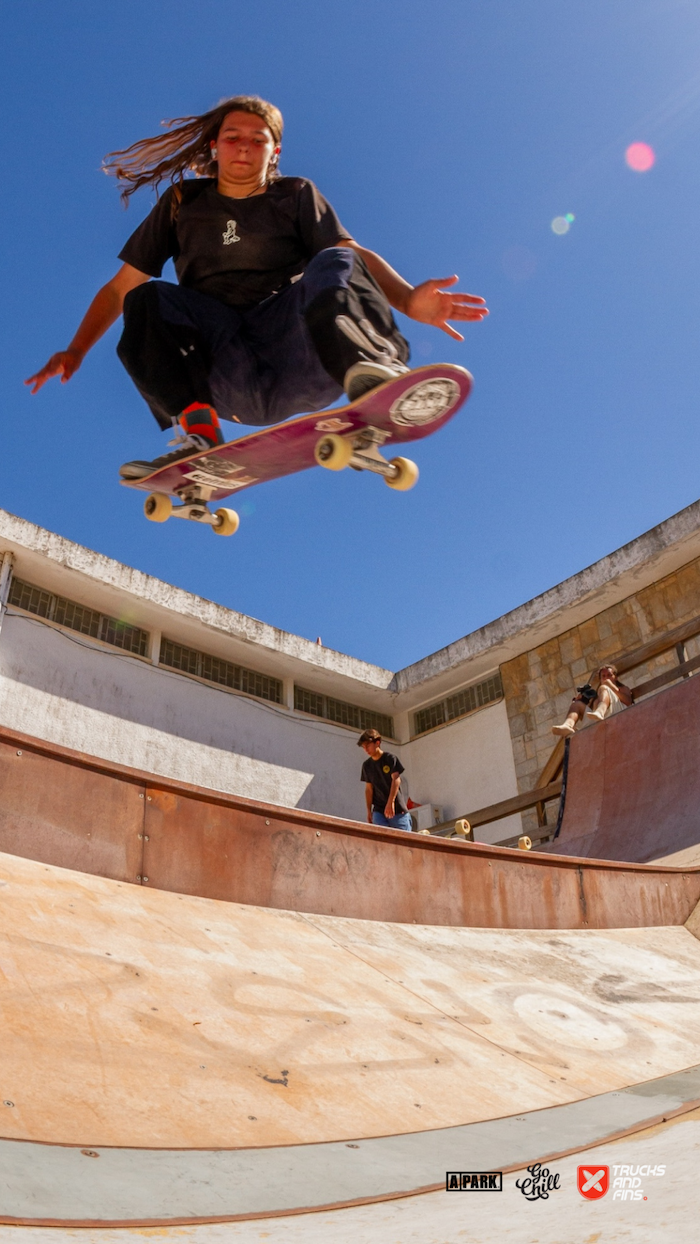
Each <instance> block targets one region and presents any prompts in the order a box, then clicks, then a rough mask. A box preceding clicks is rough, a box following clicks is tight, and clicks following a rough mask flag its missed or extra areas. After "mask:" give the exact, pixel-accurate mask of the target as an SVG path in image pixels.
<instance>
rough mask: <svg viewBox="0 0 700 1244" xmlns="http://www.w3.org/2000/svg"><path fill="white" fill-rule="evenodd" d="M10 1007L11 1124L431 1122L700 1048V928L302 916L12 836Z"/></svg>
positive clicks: (40, 1131)
mask: <svg viewBox="0 0 700 1244" xmlns="http://www.w3.org/2000/svg"><path fill="white" fill-rule="evenodd" d="M0 1024H1V1025H2V1033H3V1041H2V1064H1V1066H0V1078H1V1083H0V1098H1V1100H2V1101H3V1102H5V1103H10V1104H5V1105H2V1104H0V1135H2V1136H6V1137H17V1138H22V1139H32V1140H41V1141H48V1142H63V1143H67V1144H78V1145H87V1146H89V1145H102V1146H107V1145H117V1146H145V1147H161V1146H162V1147H175V1148H179V1147H182V1148H197V1147H201V1148H210V1147H223V1148H228V1147H238V1146H241V1147H249V1146H258V1145H260V1146H264V1145H277V1144H289V1143H303V1142H314V1141H316V1142H317V1141H329V1140H343V1139H352V1138H356V1137H370V1136H377V1135H387V1134H393V1133H399V1132H415V1131H418V1130H422V1129H429V1128H437V1127H445V1126H450V1125H457V1124H461V1123H469V1122H474V1121H476V1120H481V1119H490V1118H494V1117H498V1116H500V1115H511V1114H513V1113H514V1112H518V1111H527V1110H533V1109H538V1108H539V1107H544V1106H551V1105H556V1104H558V1103H562V1102H567V1101H572V1100H575V1099H578V1098H582V1097H588V1096H590V1095H591V1094H595V1093H602V1092H605V1091H607V1090H610V1089H615V1088H619V1087H622V1086H624V1085H627V1084H633V1083H635V1082H638V1081H641V1080H647V1079H651V1078H653V1077H657V1076H662V1075H665V1074H668V1073H669V1072H672V1071H676V1070H680V1069H681V1068H685V1067H688V1066H690V1065H693V1064H696V1063H700V942H698V941H697V940H696V939H695V938H694V937H693V936H692V935H691V934H690V933H689V932H688V931H687V930H685V929H684V928H680V927H678V928H668V929H660V928H652V929H631V930H624V929H622V930H612V931H610V930H606V931H587V932H580V931H576V932H562V931H556V932H551V931H548V930H536V931H532V930H528V931H526V932H519V931H517V930H484V929H476V930H475V929H455V928H444V927H440V928H435V927H419V926H415V925H412V926H411V925H390V924H383V923H379V922H373V921H358V920H347V919H340V918H333V917H325V916H301V915H298V914H296V913H293V912H284V911H272V910H268V909H263V908H258V907H247V906H240V905H236V904H230V903H223V902H216V901H214V900H210V899H200V898H192V897H183V896H179V895H176V894H172V893H167V892H164V891H155V890H149V889H147V888H145V887H140V886H131V885H128V884H122V883H119V882H114V881H108V880H104V879H102V878H98V877H93V876H87V875H85V874H81V873H77V872H70V871H67V870H64V869H59V868H55V867H50V866H47V865H43V864H37V863H35V862H32V861H30V860H24V859H19V858H17V857H15V856H10V855H0Z"/></svg>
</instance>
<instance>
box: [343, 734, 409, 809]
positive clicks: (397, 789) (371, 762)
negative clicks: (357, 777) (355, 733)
mask: <svg viewBox="0 0 700 1244" xmlns="http://www.w3.org/2000/svg"><path fill="white" fill-rule="evenodd" d="M357 746H358V747H361V748H362V750H363V751H364V752H366V753H367V759H366V761H365V763H364V764H363V766H362V777H361V780H362V781H363V782H364V784H365V798H366V800H367V820H368V822H369V824H370V825H382V826H384V828H385V829H403V830H404V831H405V832H406V833H408V834H410V833H413V823H412V821H411V817H410V814H409V812H408V809H407V807H406V804H405V803H404V800H403V799H402V797H401V774H402V773H403V771H404V767H403V765H402V764H401V761H400V760H399V758H398V756H393V755H392V754H391V752H385V751H383V750H382V736H381V734H380V733H379V731H378V730H364V731H363V732H362V734H361V735H360V737H359V739H358V740H357Z"/></svg>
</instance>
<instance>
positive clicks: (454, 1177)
mask: <svg viewBox="0 0 700 1244" xmlns="http://www.w3.org/2000/svg"><path fill="white" fill-rule="evenodd" d="M445 1188H446V1191H447V1192H502V1191H503V1171H447V1174H446V1176H445Z"/></svg>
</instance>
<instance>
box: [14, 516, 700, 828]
mask: <svg viewBox="0 0 700 1244" xmlns="http://www.w3.org/2000/svg"><path fill="white" fill-rule="evenodd" d="M699 554H700V503H696V504H695V505H694V506H690V507H688V509H687V510H685V511H682V513H681V514H680V515H676V516H675V517H674V518H672V519H669V520H668V522H667V523H665V524H661V525H660V526H659V527H657V528H655V529H654V531H653V532H651V533H647V534H646V535H645V536H643V537H640V539H639V540H638V541H634V542H632V543H631V544H630V545H627V546H626V547H625V549H623V550H619V551H618V552H617V553H615V554H612V555H611V556H610V557H608V558H605V559H603V560H602V561H600V562H598V563H596V565H595V566H593V567H589V568H588V569H587V570H585V571H583V572H581V574H580V575H576V576H574V577H573V578H571V579H569V580H567V581H566V582H565V583H564V584H561V585H559V586H558V587H556V588H553V589H552V590H551V591H549V592H546V593H544V594H543V595H542V596H540V597H537V598H536V599H535V600H533V601H530V602H528V604H526V605H523V606H521V607H520V608H519V609H516V610H513V611H512V612H511V613H509V614H506V615H504V617H502V618H499V619H497V620H496V621H495V622H493V623H490V624H489V625H488V626H486V627H483V628H481V629H480V630H479V631H476V632H474V633H473V634H472V635H469V636H466V637H465V638H464V639H461V640H459V641H457V642H456V643H454V644H452V645H450V646H449V647H447V648H445V649H443V650H441V651H440V652H438V653H435V654H433V655H431V656H428V657H426V658H424V660H422V661H419V662H417V663H416V664H414V665H412V666H410V667H408V668H407V669H404V670H400V671H398V672H396V673H394V672H392V671H390V670H385V669H380V668H379V667H377V666H374V665H369V664H366V663H365V662H363V661H359V660H356V659H355V658H352V657H349V656H345V655H344V654H342V653H339V652H334V651H332V650H330V649H328V648H323V647H320V646H319V645H317V644H313V643H311V642H309V641H308V640H305V639H301V638H299V637H298V636H295V635H290V634H287V633H286V632H283V631H279V630H276V629H275V628H273V627H271V626H268V625H266V624H265V623H264V622H259V621H256V620H255V619H253V618H249V617H246V616H244V615H242V614H239V613H235V612H233V611H232V610H229V609H225V608H223V607H221V606H220V605H216V604H214V603H213V602H211V601H208V600H204V599H202V598H200V597H197V596H193V595H190V594H189V593H187V592H184V591H182V590H180V589H179V588H176V587H173V586H171V585H169V584H167V583H163V582H160V581H159V580H157V579H154V578H152V577H150V576H149V575H146V574H143V573H141V572H140V571H138V570H134V569H131V568H130V567H127V566H123V565H121V564H119V563H118V562H115V561H112V560H111V559H110V558H107V557H103V556H102V555H101V554H98V553H94V552H91V551H90V550H89V549H85V548H82V547H80V546H79V545H76V544H73V543H71V542H70V541H68V540H65V539H63V538H62V537H60V536H58V535H54V534H52V533H51V532H48V531H44V530H42V529H41V528H38V527H36V526H34V525H33V524H32V523H29V522H27V521H25V520H23V519H20V518H16V517H15V516H13V515H11V514H8V513H6V512H4V511H0V558H1V559H2V561H1V563H0V564H1V567H2V570H1V572H0V603H1V604H2V606H3V609H2V615H1V622H2V630H1V632H0V723H1V724H3V725H5V726H6V727H9V728H12V729H15V730H19V731H23V732H25V733H27V734H30V735H33V736H36V737H38V738H41V739H46V740H50V741H53V742H56V743H59V744H62V745H64V746H67V747H72V748H75V749H77V750H80V751H84V752H87V753H89V754H91V755H95V756H99V757H103V758H105V759H109V760H112V761H115V762H118V763H121V764H125V765H131V766H134V767H136V768H139V769H145V770H148V771H150V772H153V773H157V774H161V775H164V776H169V777H175V778H178V779H180V780H182V781H186V782H192V783H195V784H197V785H200V786H206V787H211V788H215V789H218V790H223V791H228V792H231V793H235V794H240V795H244V796H248V797H250V798H256V799H262V800H266V801H269V802H271V803H277V804H281V805H284V806H289V807H300V808H307V809H311V810H313V811H316V812H322V813H325V814H328V815H332V816H342V817H349V818H352V819H358V820H362V819H364V791H363V787H362V785H361V782H360V780H359V779H360V767H361V762H362V760H363V756H362V753H361V752H359V751H358V749H357V748H356V746H355V743H356V739H357V736H358V734H359V731H360V730H361V729H363V728H364V727H365V726H366V725H375V726H378V728H379V729H380V730H381V731H382V734H383V735H384V736H385V738H386V739H387V742H388V745H389V747H390V748H391V749H392V750H395V751H396V752H397V753H398V754H399V755H400V757H401V759H402V761H403V763H404V765H405V767H406V774H407V779H408V789H409V793H410V795H411V798H412V799H413V800H415V801H416V802H418V803H434V804H438V805H440V806H441V807H442V809H443V813H444V817H445V819H447V818H450V817H454V816H458V815H461V814H465V813H468V812H469V811H472V810H474V809H476V808H479V807H483V806H485V805H488V804H491V803H494V802H496V801H498V800H501V799H507V798H509V797H510V796H512V795H515V794H517V793H518V785H517V781H516V768H515V761H514V752H513V744H512V741H511V731H510V729H509V721H508V714H507V711H506V703H505V700H504V698H503V694H502V689H501V681H500V674H499V669H500V666H501V665H502V664H504V663H505V662H507V661H511V660H512V659H513V658H514V657H516V656H517V655H518V654H520V653H523V652H526V651H528V650H530V649H532V648H533V647H534V646H535V645H537V644H541V643H542V642H543V641H544V640H546V639H547V638H548V637H549V636H555V635H557V634H561V633H562V632H563V631H565V630H567V628H568V627H570V626H571V625H572V624H573V623H574V622H578V621H580V620H581V619H582V618H585V617H593V616H595V615H596V614H598V613H600V611H601V609H604V608H609V607H610V605H611V604H612V603H614V602H615V601H616V600H622V599H624V598H625V597H626V596H629V594H630V592H631V591H634V590H636V589H637V588H638V587H639V585H640V583H643V582H654V581H655V580H657V579H659V578H661V577H662V576H663V575H664V574H667V573H668V572H669V571H670V570H673V569H674V568H675V567H677V566H679V565H682V564H684V563H686V562H688V561H690V560H691V559H692V558H694V557H697V556H698V555H699ZM519 830H520V818H519V817H511V818H509V819H508V820H503V821H500V822H497V823H495V824H492V825H489V826H486V827H484V828H483V829H481V830H480V831H479V832H478V834H477V836H478V837H479V838H481V839H482V840H484V841H491V842H494V841H498V840H502V839H504V838H506V837H508V836H509V835H512V834H516V833H518V832H519Z"/></svg>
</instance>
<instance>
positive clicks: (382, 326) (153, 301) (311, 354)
mask: <svg viewBox="0 0 700 1244" xmlns="http://www.w3.org/2000/svg"><path fill="white" fill-rule="evenodd" d="M282 124H283V123H282V115H281V113H280V112H279V111H278V109H277V108H275V107H274V105H273V104H270V103H267V102H266V101H265V100H262V99H259V98H258V97H257V96H248V95H240V96H235V97H234V98H232V99H227V100H224V101H223V102H222V103H221V104H219V105H218V106H217V107H216V108H212V109H211V110H210V111H209V112H206V113H204V114H203V115H202V116H197V117H185V118H179V119H177V120H175V121H171V122H167V123H166V128H165V132H164V133H163V134H159V135H157V136H156V137H154V138H146V139H143V140H142V141H140V142H137V143H134V144H133V145H132V146H131V147H128V148H127V149H126V150H125V151H117V152H113V153H112V154H111V155H110V156H108V157H107V160H106V162H105V168H106V171H108V172H110V173H114V174H115V175H116V176H117V178H119V180H120V181H121V182H123V183H126V189H125V190H124V194H123V196H122V197H123V198H124V199H125V201H126V200H128V197H129V196H130V195H131V194H133V193H134V191H136V190H138V189H139V188H140V187H141V186H156V187H157V186H158V185H159V184H160V183H161V182H163V181H164V180H166V179H167V180H169V181H170V182H171V184H170V185H169V186H168V189H167V190H166V191H165V193H164V194H163V195H162V197H161V198H160V199H159V201H158V202H157V204H156V206H155V207H154V208H153V209H152V211H151V212H150V213H149V215H148V216H147V217H146V219H145V220H144V221H143V223H142V224H141V225H139V227H138V229H137V230H136V231H135V233H133V234H132V235H131V237H130V238H129V240H128V241H127V243H126V245H125V246H124V248H123V250H122V251H121V254H120V256H119V258H120V259H121V260H122V266H121V268H120V269H119V271H118V272H117V273H116V275H115V276H113V277H112V279H111V280H110V281H108V282H107V284H106V285H105V286H103V288H102V289H101V290H99V292H98V293H97V294H96V296H95V298H94V299H93V301H92V303H91V304H90V306H89V308H88V310H87V312H86V314H85V316H84V318H83V321H82V323H81V324H80V327H79V328H78V331H77V332H76V334H75V337H74V338H73V340H72V342H71V343H70V345H69V346H68V348H67V349H66V350H61V351H59V353H57V354H54V355H52V357H51V358H50V359H49V361H48V363H46V365H45V366H44V367H42V368H41V370H40V371H38V372H37V373H36V374H35V375H34V376H31V377H30V378H29V380H27V381H26V383H27V384H28V385H31V386H32V392H33V393H36V392H37V391H38V390H39V389H40V388H41V387H42V385H43V384H45V382H46V381H47V380H48V379H49V378H50V377H51V376H61V379H62V382H63V383H65V382H66V381H67V380H70V378H71V376H72V375H73V374H74V373H75V372H76V371H77V370H78V368H79V367H80V365H81V363H82V361H83V359H84V358H85V355H86V354H87V352H88V350H90V349H91V348H92V346H93V345H94V344H95V342H96V341H98V340H99V338H100V337H101V336H102V335H103V333H105V332H106V331H107V329H108V328H109V327H110V326H111V325H112V324H113V323H114V322H115V320H117V319H118V317H119V315H120V314H122V312H123V315H124V331H123V333H122V336H121V340H120V342H119V345H118V347H117V353H118V355H119V358H120V359H121V361H122V363H123V364H124V366H125V367H126V370H127V371H128V373H129V375H130V376H131V377H132V379H133V381H134V383H135V384H136V387H137V388H138V390H139V392H140V393H141V395H142V396H143V397H144V399H145V400H146V402H147V403H148V405H149V407H150V409H151V411H152V413H153V415H154V416H155V418H156V420H157V422H158V424H159V426H160V427H161V428H162V429H163V430H166V431H169V430H171V429H172V428H174V429H175V431H176V441H175V444H176V448H175V449H174V450H172V451H171V452H169V453H165V454H163V455H162V456H161V457H159V458H156V459H155V460H154V461H152V462H145V461H134V462H127V463H125V464H124V465H123V466H122V467H121V471H120V474H121V477H122V479H124V480H125V481H130V480H139V479H143V478H144V477H145V476H148V475H150V474H151V473H152V472H154V471H156V470H158V469H159V468H160V467H164V466H168V465H169V464H170V463H173V462H176V461H178V460H179V459H184V458H188V457H190V456H192V455H193V454H196V453H199V452H201V451H202V450H207V449H211V448H212V447H213V446H216V445H220V444H222V443H223V440H224V438H223V436H222V433H221V427H220V422H219V421H220V419H228V420H232V421H234V422H236V423H245V424H255V425H258V426H260V425H264V424H270V423H276V422H278V421H279V420H282V419H286V418H288V417H289V416H290V415H294V414H299V413H300V412H306V411H308V412H313V411H317V410H322V409H323V408H324V407H327V406H328V405H330V404H332V403H333V402H335V401H337V399H338V398H339V397H340V396H341V394H342V393H343V390H344V391H345V392H346V393H347V395H348V397H349V398H350V400H351V401H353V400H355V399H356V398H358V397H361V396H362V394H363V393H365V392H367V391H368V390H369V389H371V388H373V387H375V386H376V385H378V384H381V383H383V382H384V381H387V380H392V379H394V378H395V377H396V376H398V375H400V374H401V373H403V372H406V371H407V370H408V367H407V362H408V357H409V347H408V343H407V341H406V340H405V338H404V337H402V335H401V333H400V332H399V331H398V328H397V326H396V323H395V321H394V317H393V315H392V312H391V307H395V308H396V309H397V310H399V311H402V312H403V313H404V314H405V315H407V316H410V318H411V319H414V320H418V321H420V322H422V323H424V324H433V325H435V326H436V327H437V328H441V329H442V330H443V332H446V333H447V334H448V335H449V336H450V337H453V338H455V339H456V340H457V341H463V340H464V338H463V337H462V336H461V334H460V333H458V332H457V331H456V330H455V329H454V328H452V327H451V325H450V324H449V322H448V321H450V320H482V319H483V318H484V316H486V315H487V314H488V311H487V309H486V306H485V304H484V300H483V298H477V297H475V296H473V295H471V294H460V293H455V292H453V291H452V290H451V289H450V288H449V287H451V286H453V285H454V284H455V282H456V281H457V277H455V276H451V277H448V278H446V279H445V280H430V281H424V282H423V283H422V284H421V285H417V286H416V287H415V288H414V287H413V286H411V285H409V284H408V283H407V282H406V281H404V280H403V279H402V277H400V276H399V275H398V273H396V272H394V270H393V268H391V267H390V266H389V264H388V263H386V261H385V260H384V259H382V258H381V256H379V255H377V254H375V253H374V252H373V251H369V250H366V249H365V248H364V247H362V246H360V245H359V244H358V243H357V242H355V241H354V239H353V238H351V237H350V235H349V234H348V232H347V230H346V229H344V228H343V226H342V225H341V223H340V221H339V220H338V217H337V216H336V214H335V212H334V211H333V208H332V207H331V206H330V204H329V203H328V202H327V201H326V200H325V199H324V198H323V196H322V195H321V194H319V192H318V190H317V189H316V187H315V186H314V185H313V184H312V183H311V182H310V181H307V180H306V179H305V178H302V177H282V176H281V175H280V173H279V171H278V165H279V157H280V150H281V141H282ZM188 172H194V173H195V174H196V175H197V176H195V177H194V178H192V177H190V178H186V177H185V174H186V173H188ZM170 258H172V259H173V260H174V263H175V270H176V272H177V277H178V281H179V284H178V285H172V284H170V283H169V282H166V281H161V280H159V279H157V278H159V277H160V274H161V272H162V269H163V265H164V264H165V262H166V261H167V260H168V259H170ZM153 278H156V279H153ZM441 287H446V288H441ZM172 443H173V442H171V444H172Z"/></svg>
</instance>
